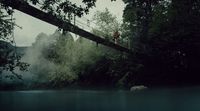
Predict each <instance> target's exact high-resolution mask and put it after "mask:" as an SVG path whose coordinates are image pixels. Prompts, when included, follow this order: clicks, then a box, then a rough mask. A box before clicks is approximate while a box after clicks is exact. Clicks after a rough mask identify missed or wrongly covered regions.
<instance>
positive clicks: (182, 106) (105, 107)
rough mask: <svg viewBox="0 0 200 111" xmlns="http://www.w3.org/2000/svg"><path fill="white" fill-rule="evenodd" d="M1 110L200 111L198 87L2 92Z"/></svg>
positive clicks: (0, 95)
mask: <svg viewBox="0 0 200 111" xmlns="http://www.w3.org/2000/svg"><path fill="white" fill-rule="evenodd" d="M0 110H1V111H200V88H197V87H196V88H181V89H156V90H145V91H138V92H129V91H95V90H31V91H1V92H0Z"/></svg>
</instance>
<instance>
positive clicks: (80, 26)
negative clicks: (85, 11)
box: [0, 0, 133, 54]
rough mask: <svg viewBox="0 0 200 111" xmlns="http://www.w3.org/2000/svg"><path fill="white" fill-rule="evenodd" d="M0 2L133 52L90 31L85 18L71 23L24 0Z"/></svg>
mask: <svg viewBox="0 0 200 111" xmlns="http://www.w3.org/2000/svg"><path fill="white" fill-rule="evenodd" d="M0 3H2V4H4V5H6V6H9V7H12V8H13V9H16V10H19V11H21V12H23V13H25V14H28V15H30V16H33V17H35V18H38V19H40V20H42V21H45V22H47V23H49V24H52V25H54V26H57V27H59V28H61V29H63V30H66V31H69V32H72V33H74V34H77V35H79V36H81V37H84V38H86V39H89V40H92V41H94V42H96V43H97V44H102V45H105V46H108V47H111V48H113V49H116V50H119V51H122V52H126V53H129V54H131V53H133V52H132V51H131V50H130V49H128V48H127V47H124V46H122V45H120V44H115V43H114V42H112V41H109V40H107V39H104V38H103V37H100V36H97V35H95V34H93V33H92V32H91V29H92V27H91V25H90V24H91V23H92V22H90V20H89V19H87V18H85V19H86V22H87V23H83V22H80V21H79V20H75V21H74V22H76V24H72V23H70V22H67V21H63V20H62V19H59V18H58V17H56V16H54V15H52V14H49V13H46V12H44V11H42V10H40V9H38V8H36V7H34V6H31V5H30V4H29V3H27V2H25V1H24V0H0ZM93 24H94V23H93Z"/></svg>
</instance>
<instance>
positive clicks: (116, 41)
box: [113, 30, 120, 44]
mask: <svg viewBox="0 0 200 111" xmlns="http://www.w3.org/2000/svg"><path fill="white" fill-rule="evenodd" d="M119 37H120V33H119V31H118V30H116V31H115V32H114V33H113V39H114V41H115V44H118V41H119Z"/></svg>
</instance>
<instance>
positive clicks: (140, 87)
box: [130, 85, 147, 91]
mask: <svg viewBox="0 0 200 111" xmlns="http://www.w3.org/2000/svg"><path fill="white" fill-rule="evenodd" d="M145 89H147V87H146V86H144V85H139V86H133V87H131V88H130V91H141V90H145Z"/></svg>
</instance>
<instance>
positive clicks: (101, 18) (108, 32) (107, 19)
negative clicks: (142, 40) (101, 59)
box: [93, 8, 120, 39]
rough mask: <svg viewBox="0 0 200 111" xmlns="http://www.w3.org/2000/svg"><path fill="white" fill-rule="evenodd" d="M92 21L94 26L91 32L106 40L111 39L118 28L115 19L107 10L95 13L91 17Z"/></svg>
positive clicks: (118, 25)
mask: <svg viewBox="0 0 200 111" xmlns="http://www.w3.org/2000/svg"><path fill="white" fill-rule="evenodd" d="M93 21H94V22H95V24H96V28H95V29H93V32H94V33H95V34H97V35H99V36H102V37H105V38H106V39H112V35H113V32H115V31H116V30H119V28H120V23H119V22H118V21H117V17H116V16H114V15H112V14H111V13H110V12H109V10H108V9H107V8H106V9H105V10H104V11H103V12H100V11H97V12H96V13H95V15H94V16H93Z"/></svg>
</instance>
